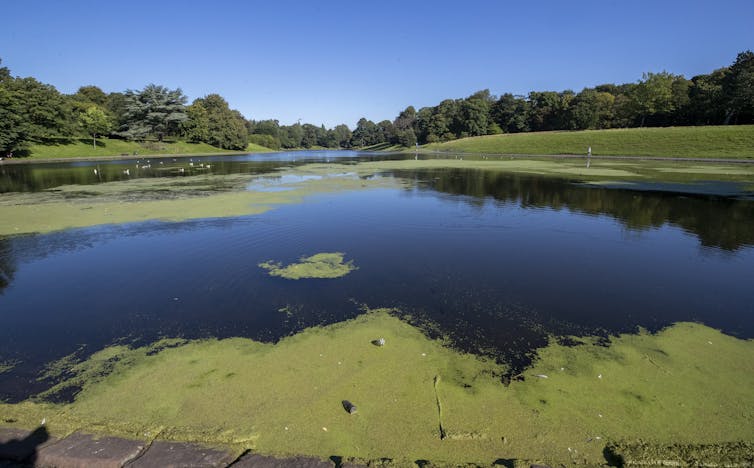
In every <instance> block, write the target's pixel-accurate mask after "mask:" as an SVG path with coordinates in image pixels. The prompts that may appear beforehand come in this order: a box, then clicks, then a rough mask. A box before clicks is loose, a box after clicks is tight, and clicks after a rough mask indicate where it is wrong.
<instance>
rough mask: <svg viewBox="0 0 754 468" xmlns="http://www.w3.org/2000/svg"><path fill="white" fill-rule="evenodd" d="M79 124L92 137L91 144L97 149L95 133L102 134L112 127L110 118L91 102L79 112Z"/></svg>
mask: <svg viewBox="0 0 754 468" xmlns="http://www.w3.org/2000/svg"><path fill="white" fill-rule="evenodd" d="M78 121H79V125H80V126H81V127H82V128H83V129H84V130H85V131H86V132H87V133H88V134H89V135H90V136H91V137H92V146H93V147H94V149H97V135H104V134H106V133H108V132H110V130H111V129H112V120H111V119H110V116H109V115H107V113H106V112H105V111H104V110H102V108H100V107H99V106H97V105H94V104H91V105H90V106H89V107H87V108H86V111H84V112H82V113H80V114H79V119H78Z"/></svg>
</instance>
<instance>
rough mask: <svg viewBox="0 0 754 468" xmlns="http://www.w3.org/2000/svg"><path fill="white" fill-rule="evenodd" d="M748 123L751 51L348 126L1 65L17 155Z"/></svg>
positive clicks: (2, 97) (9, 136)
mask: <svg viewBox="0 0 754 468" xmlns="http://www.w3.org/2000/svg"><path fill="white" fill-rule="evenodd" d="M751 123H754V53H752V52H751V51H748V50H747V51H745V52H741V53H740V54H738V56H737V57H736V60H735V61H734V62H733V63H732V64H731V65H730V66H728V67H724V68H720V69H718V70H715V71H713V72H711V73H709V74H706V75H698V76H694V77H692V78H691V79H686V78H685V77H683V76H682V75H674V74H672V73H668V72H664V71H663V72H660V73H645V74H644V75H643V76H642V79H641V80H639V81H638V82H636V83H626V84H620V85H616V84H603V85H599V86H595V87H594V88H585V89H583V90H582V91H580V92H579V93H575V92H573V91H571V90H565V91H532V92H530V93H529V94H528V95H526V96H520V95H513V94H511V93H504V94H502V95H500V96H494V95H492V94H491V93H490V91H489V90H482V91H478V92H476V93H474V94H472V95H470V96H468V97H466V98H463V99H446V100H444V101H442V102H440V103H439V104H438V105H436V106H432V107H423V108H421V109H419V110H418V111H417V110H416V109H415V108H414V107H413V106H409V107H407V108H406V109H405V110H403V111H401V112H400V113H399V114H398V116H397V117H396V118H395V119H393V120H392V121H391V120H383V121H381V122H378V123H375V122H372V121H371V120H368V119H366V118H361V119H359V121H358V123H357V124H356V127H355V129H354V130H353V131H351V129H350V128H349V127H348V126H347V125H345V124H340V125H337V126H335V127H333V128H330V129H327V128H325V127H324V125H320V126H317V125H312V124H309V123H304V124H301V123H296V124H293V125H280V124H279V122H278V121H277V120H260V121H255V120H247V119H246V118H245V117H244V116H243V115H242V114H241V113H240V112H239V111H237V110H234V109H231V108H230V106H229V104H228V102H227V101H226V100H225V99H224V98H223V97H222V96H220V95H219V94H209V95H207V96H204V97H202V98H198V99H195V100H194V101H193V102H192V103H191V104H188V99H187V97H186V96H185V95H184V94H183V92H182V91H181V89H180V88H177V89H172V90H171V89H169V88H167V87H165V86H160V85H155V84H149V85H147V86H145V87H144V89H142V90H126V91H124V92H112V93H105V92H104V91H102V90H101V89H100V88H98V87H97V86H82V87H81V88H79V90H78V91H77V92H76V93H74V94H70V95H67V94H62V93H60V92H59V91H58V90H57V89H55V87H54V86H52V85H48V84H44V83H40V82H39V81H37V80H36V79H34V78H31V77H26V78H22V77H13V76H11V74H10V70H8V68H5V67H0V155H2V154H6V155H12V154H13V153H16V154H18V155H21V154H23V153H24V151H25V150H27V149H28V147H29V145H30V144H32V143H49V142H52V141H57V140H59V139H61V138H64V139H65V138H68V139H70V138H77V137H88V138H91V139H92V144H93V145H95V146H96V144H97V138H98V137H101V136H109V137H111V138H123V139H127V140H134V141H163V140H165V139H177V138H181V139H185V140H187V141H190V142H204V143H208V144H210V145H213V146H216V147H219V148H223V149H229V150H244V149H246V148H247V146H248V144H249V143H250V142H251V143H256V144H259V145H262V146H265V147H268V148H271V149H276V150H277V149H292V148H315V147H324V148H362V147H367V146H373V145H379V144H390V145H401V146H409V147H410V146H414V145H415V144H417V143H419V144H425V143H434V142H442V141H449V140H454V139H458V138H464V137H469V136H480V135H494V134H499V133H518V132H537V131H549V130H585V129H607V128H625V127H643V126H670V125H728V124H751Z"/></svg>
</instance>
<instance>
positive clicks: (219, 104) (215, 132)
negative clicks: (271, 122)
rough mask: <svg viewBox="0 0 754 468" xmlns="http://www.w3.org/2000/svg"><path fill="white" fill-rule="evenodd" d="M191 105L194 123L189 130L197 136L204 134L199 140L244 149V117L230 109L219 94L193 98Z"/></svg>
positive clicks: (219, 145)
mask: <svg viewBox="0 0 754 468" xmlns="http://www.w3.org/2000/svg"><path fill="white" fill-rule="evenodd" d="M191 107H192V108H193V109H192V110H191V115H192V116H193V117H194V118H195V119H196V120H195V122H196V123H195V125H193V126H191V127H190V130H191V131H192V132H194V133H195V135H197V136H198V135H202V134H206V137H205V139H204V140H201V141H204V142H205V143H208V144H210V145H212V146H216V147H218V148H223V149H230V150H244V149H246V147H247V146H248V145H249V132H248V130H247V129H246V119H245V118H244V117H243V115H241V113H240V112H238V111H236V110H232V109H231V108H230V107H229V106H228V102H227V101H226V100H225V99H224V98H223V97H222V96H220V95H219V94H208V95H207V96H204V97H203V98H199V99H195V100H194V102H193V103H192V104H191Z"/></svg>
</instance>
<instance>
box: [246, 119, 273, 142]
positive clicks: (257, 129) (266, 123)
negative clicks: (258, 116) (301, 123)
mask: <svg viewBox="0 0 754 468" xmlns="http://www.w3.org/2000/svg"><path fill="white" fill-rule="evenodd" d="M247 126H248V128H249V133H253V134H256V135H270V136H272V137H274V138H278V137H279V136H280V122H278V121H277V120H259V121H254V120H250V121H249V123H248V124H247Z"/></svg>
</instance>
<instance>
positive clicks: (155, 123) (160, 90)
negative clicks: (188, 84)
mask: <svg viewBox="0 0 754 468" xmlns="http://www.w3.org/2000/svg"><path fill="white" fill-rule="evenodd" d="M124 104H125V113H124V116H123V120H124V122H123V125H122V127H121V131H120V132H119V135H121V136H123V137H125V138H127V139H129V140H139V139H144V138H147V137H150V136H152V137H156V138H157V139H158V140H159V141H162V139H163V138H164V137H165V136H175V135H178V134H179V133H180V132H181V128H182V124H183V122H185V121H186V119H188V116H187V115H186V96H184V94H183V91H181V89H180V88H178V89H175V90H170V89H168V88H166V87H164V86H158V85H155V84H149V85H147V86H146V87H145V88H144V89H143V90H141V91H133V90H128V91H126V92H125V103H124Z"/></svg>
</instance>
